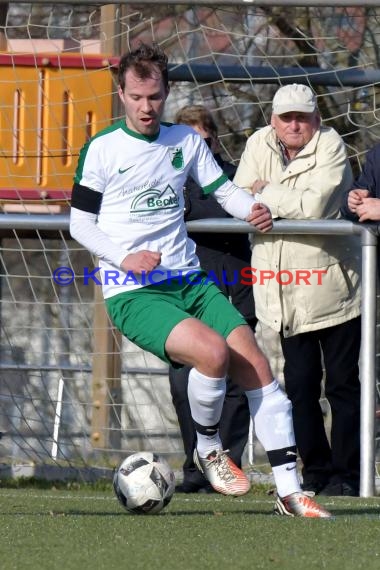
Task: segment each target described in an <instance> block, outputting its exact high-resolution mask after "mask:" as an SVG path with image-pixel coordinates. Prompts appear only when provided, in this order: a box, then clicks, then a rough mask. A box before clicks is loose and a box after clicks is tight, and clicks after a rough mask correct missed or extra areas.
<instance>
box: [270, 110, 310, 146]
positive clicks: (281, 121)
mask: <svg viewBox="0 0 380 570" xmlns="http://www.w3.org/2000/svg"><path fill="white" fill-rule="evenodd" d="M271 125H272V127H273V128H274V129H275V131H276V134H277V136H278V138H279V139H280V141H282V142H283V143H284V145H285V146H286V147H287V148H288V149H289V150H295V151H296V150H299V149H300V148H302V147H303V146H305V145H306V144H307V143H308V142H309V141H310V140H311V139H312V138H313V136H314V134H315V133H316V131H317V130H318V128H319V125H320V118H319V114H318V112H314V113H299V112H291V113H283V114H282V115H272V119H271Z"/></svg>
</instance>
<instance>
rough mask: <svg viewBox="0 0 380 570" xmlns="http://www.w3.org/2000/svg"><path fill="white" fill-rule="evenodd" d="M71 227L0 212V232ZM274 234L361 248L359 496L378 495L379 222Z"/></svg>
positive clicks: (58, 218)
mask: <svg viewBox="0 0 380 570" xmlns="http://www.w3.org/2000/svg"><path fill="white" fill-rule="evenodd" d="M187 226H188V229H189V230H191V231H194V232H197V231H202V232H204V231H207V232H211V233H216V232H226V233H228V232H230V233H256V230H255V228H253V227H252V226H251V225H250V224H248V223H247V222H242V221H238V220H235V219H225V220H221V219H220V218H218V219H207V220H197V221H192V222H188V224H187ZM68 228H69V215H68V214H56V215H44V214H29V215H25V214H1V215H0V230H6V229H8V230H9V229H10V230H16V231H17V230H62V231H67V230H68ZM271 232H272V233H274V234H298V235H300V234H303V235H305V234H317V235H356V236H358V239H359V238H360V243H361V250H362V345H361V362H360V378H361V427H360V432H361V435H360V438H361V459H360V495H361V496H362V497H371V496H374V494H375V403H376V283H377V275H376V258H377V256H376V253H377V236H378V235H379V226H378V225H377V224H354V223H352V222H348V221H345V220H296V221H293V220H279V221H275V222H274V227H273V229H272V230H271Z"/></svg>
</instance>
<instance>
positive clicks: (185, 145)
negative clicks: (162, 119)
mask: <svg viewBox="0 0 380 570" xmlns="http://www.w3.org/2000/svg"><path fill="white" fill-rule="evenodd" d="M189 175H190V176H191V177H192V178H193V179H194V180H195V181H196V182H197V183H198V184H199V186H201V187H202V188H203V191H204V192H205V193H209V192H214V191H215V190H216V189H218V188H220V187H221V186H222V185H223V184H225V182H226V181H227V176H226V175H225V174H224V173H223V171H222V170H221V169H220V167H219V165H218V164H217V163H216V162H215V160H214V158H213V155H212V153H211V151H210V150H209V148H208V147H207V145H206V143H205V142H204V141H203V139H202V138H201V137H200V136H199V135H198V134H197V133H196V132H195V131H194V130H193V129H192V128H191V127H188V126H186V125H169V124H161V128H160V132H159V133H158V134H157V135H155V136H153V137H147V136H144V135H141V134H139V133H136V132H134V131H131V130H129V129H128V128H127V126H126V124H125V121H124V120H123V121H120V122H118V123H116V124H115V125H112V126H111V127H108V128H107V129H104V130H103V131H101V132H99V133H98V134H97V135H96V136H95V137H93V138H92V139H91V140H90V141H89V142H88V143H86V144H85V145H84V147H83V148H82V150H81V153H80V157H79V162H78V167H77V171H76V174H75V179H74V180H75V183H76V184H79V185H81V186H84V187H86V188H89V189H91V190H93V191H95V192H99V193H101V194H102V201H101V206H100V211H99V213H98V219H97V223H98V227H99V229H100V230H102V231H103V232H104V233H105V234H107V235H108V236H109V238H110V239H111V240H112V241H113V242H114V243H115V244H118V245H119V246H120V247H121V248H123V249H124V250H125V255H127V254H128V253H134V252H138V251H141V250H150V251H157V252H161V254H162V258H161V265H160V266H158V267H157V268H156V270H155V273H154V275H152V276H151V277H149V278H148V277H147V276H141V277H140V276H135V275H132V274H126V273H123V272H122V271H121V269H120V268H116V267H115V266H113V265H111V264H109V263H107V262H106V261H105V260H100V267H101V274H102V282H103V294H104V297H105V298H107V297H111V296H113V295H117V294H118V293H121V292H123V291H126V290H133V289H137V288H139V287H142V286H145V285H150V284H151V283H153V282H159V281H162V280H165V279H168V278H170V276H171V275H175V274H178V273H179V274H186V273H187V272H190V271H194V270H196V269H198V268H199V261H198V258H197V256H196V255H195V244H194V242H193V241H192V240H191V239H190V238H188V236H187V231H186V225H185V221H184V215H183V214H184V198H183V187H184V185H185V181H186V179H187V177H188V176H189Z"/></svg>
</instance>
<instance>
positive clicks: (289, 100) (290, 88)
mask: <svg viewBox="0 0 380 570" xmlns="http://www.w3.org/2000/svg"><path fill="white" fill-rule="evenodd" d="M316 108H317V98H316V96H315V95H314V93H313V92H312V90H311V89H310V87H308V86H307V85H301V84H299V83H292V84H291V85H284V86H283V87H280V89H278V90H277V91H276V93H275V95H274V97H273V102H272V110H273V113H274V114H275V115H282V114H283V113H291V112H292V111H296V112H297V111H298V112H299V113H313V112H314V111H315V109H316Z"/></svg>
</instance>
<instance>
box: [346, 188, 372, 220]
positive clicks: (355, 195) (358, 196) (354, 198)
mask: <svg viewBox="0 0 380 570" xmlns="http://www.w3.org/2000/svg"><path fill="white" fill-rule="evenodd" d="M368 196H369V191H368V190H364V189H362V188H355V189H354V190H351V192H349V194H348V198H347V205H348V208H349V210H350V211H351V212H353V213H354V214H357V207H358V206H359V205H360V204H362V203H363V198H367V197H368Z"/></svg>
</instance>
